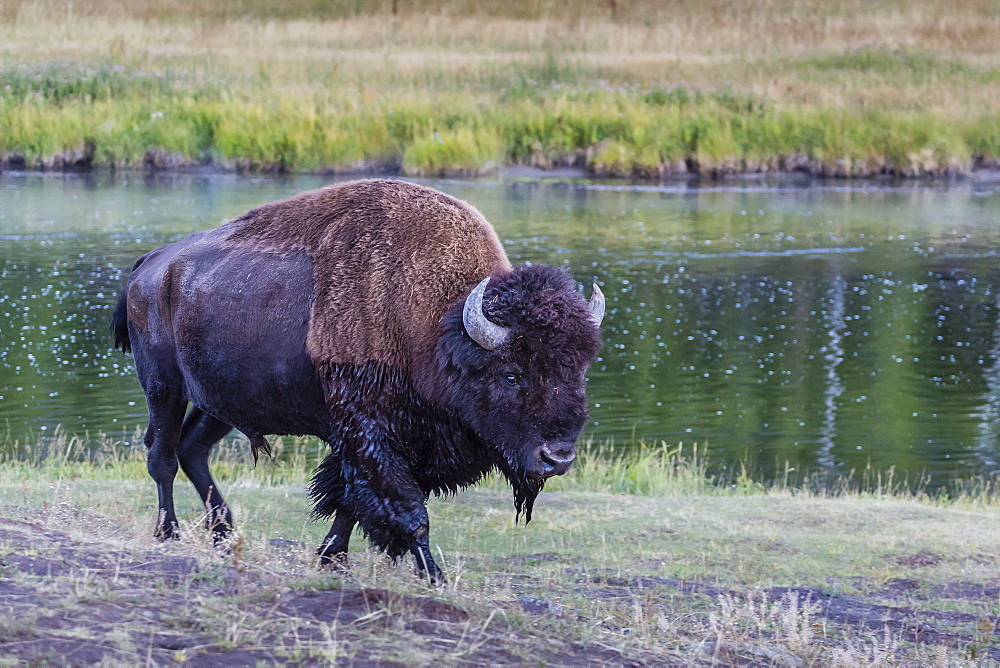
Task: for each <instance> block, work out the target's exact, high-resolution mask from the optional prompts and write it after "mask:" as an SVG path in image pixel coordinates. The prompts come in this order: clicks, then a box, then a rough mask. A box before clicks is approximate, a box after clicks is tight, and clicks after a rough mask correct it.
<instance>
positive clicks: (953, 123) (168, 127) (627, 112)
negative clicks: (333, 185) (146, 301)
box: [0, 0, 1000, 178]
mask: <svg viewBox="0 0 1000 668" xmlns="http://www.w3.org/2000/svg"><path fill="white" fill-rule="evenodd" d="M396 4H397V15H395V16H394V15H392V14H390V13H389V12H390V11H391V6H392V3H388V2H386V3H383V4H382V5H373V4H368V5H365V6H364V8H363V9H362V8H361V6H360V5H357V6H356V5H354V4H351V3H341V4H337V3H332V4H329V5H327V4H325V3H309V2H292V3H265V4H261V5H257V4H256V3H254V6H253V7H251V6H250V5H247V4H246V3H241V2H226V3H208V4H205V3H201V4H193V3H187V2H182V1H181V0H175V1H173V2H168V3H159V4H158V5H157V6H156V7H155V8H154V7H153V6H151V5H147V4H142V3H130V2H121V3H115V4H114V7H111V6H110V5H102V4H100V3H79V4H74V6H73V7H72V8H63V7H61V6H59V5H58V3H54V2H33V3H32V2H20V1H15V0H10V2H8V3H5V4H0V15H5V14H6V15H8V16H10V17H11V19H10V20H9V22H8V23H6V24H4V23H2V22H0V156H2V155H7V156H8V160H11V159H13V160H14V162H15V163H18V164H20V163H23V164H25V165H27V166H29V167H41V168H47V167H48V168H51V167H54V166H58V165H60V164H63V163H65V162H66V161H67V160H70V161H79V160H80V156H81V155H85V156H86V158H85V159H84V160H83V162H85V163H87V164H90V165H94V164H96V165H114V166H116V167H138V166H142V165H143V164H149V163H153V164H161V162H164V161H163V160H160V162H157V160H158V157H159V158H163V156H170V158H171V159H170V160H168V161H165V163H164V164H170V165H173V166H185V165H193V164H198V163H204V164H212V165H215V166H217V167H218V166H221V167H224V168H227V169H239V170H272V171H315V170H330V171H353V170H359V169H377V170H381V171H393V172H400V171H402V172H405V173H408V174H415V175H417V174H478V173H490V172H494V171H495V170H496V169H497V168H499V167H502V166H504V165H532V166H538V167H543V168H550V167H556V166H565V165H574V166H577V167H582V168H585V169H587V170H588V171H590V172H591V173H593V174H596V175H608V176H636V177H646V178H658V177H660V176H662V175H664V174H669V173H674V172H678V171H684V170H688V169H694V170H696V171H698V172H700V173H714V174H724V173H728V172H743V171H774V170H793V169H802V170H807V171H811V172H814V173H819V174H827V175H840V176H870V175H874V174H878V173H892V174H898V175H926V174H956V173H964V172H967V171H969V170H970V169H972V168H973V167H974V166H975V165H976V164H979V163H980V162H981V161H983V160H989V159H997V158H1000V120H998V119H1000V102H998V98H997V96H996V95H995V87H996V84H997V81H998V80H1000V47H997V44H1000V26H998V23H997V19H996V16H995V8H991V7H989V6H987V4H988V3H987V4H984V3H978V2H971V1H970V2H966V3H962V4H960V5H958V6H955V7H954V8H953V11H952V12H951V13H949V14H948V15H947V16H944V15H940V16H939V14H940V12H941V11H942V10H941V9H940V8H939V7H938V6H937V5H934V4H933V3H929V2H923V1H922V2H918V3H915V4H912V5H904V4H900V3H849V5H850V6H848V5H844V6H837V7H831V6H829V5H827V4H826V3H817V2H814V1H813V0H795V2H791V3H778V2H770V1H767V0H760V1H759V2H756V3H755V4H754V7H753V8H752V11H751V9H747V10H746V13H744V12H743V11H735V10H734V9H733V8H732V7H728V6H725V5H723V4H719V3H708V4H703V3H693V2H682V3H676V6H673V5H672V6H671V8H670V10H669V11H667V10H666V9H664V8H663V7H660V6H658V5H655V3H653V4H651V3H644V2H633V3H626V2H616V3H608V4H605V3H592V4H586V3H584V4H583V5H580V6H579V7H578V8H577V10H573V11H570V9H567V8H562V7H560V8H558V9H557V8H555V7H554V6H553V8H551V11H546V12H542V13H541V14H539V11H540V10H539V8H538V7H535V6H534V5H532V6H531V7H528V6H527V5H523V3H521V4H518V3H514V5H512V6H511V7H507V8H506V9H505V10H503V11H501V10H499V9H497V8H493V9H489V8H485V9H484V8H479V7H478V6H474V5H471V4H464V3H461V2H456V3H452V2H437V3H435V2H428V3H406V2H400V3H396ZM522 5H523V6H522ZM612 5H614V7H615V8H614V9H613V10H612ZM505 6H506V5H505ZM518 7H519V9H517V10H516V11H515V9H516V8H518ZM507 10H509V13H508V11H507ZM564 11H565V12H567V13H564ZM574 11H582V12H583V14H582V15H578V14H574ZM733 12H735V13H733ZM508 16H522V17H524V18H523V19H520V20H517V19H513V18H507V17H508ZM571 16H577V18H576V19H573V18H571ZM758 35H768V36H769V38H768V39H758V38H757V37H756V36H758ZM897 38H898V39H897ZM899 40H903V41H904V42H905V43H906V46H905V47H901V46H900V44H899ZM269 55H273V56H274V57H269ZM73 151H75V152H76V153H75V154H74V153H67V152H73Z"/></svg>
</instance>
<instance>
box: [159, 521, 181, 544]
mask: <svg viewBox="0 0 1000 668" xmlns="http://www.w3.org/2000/svg"><path fill="white" fill-rule="evenodd" d="M155 536H156V540H158V541H160V542H161V543H162V542H164V541H168V540H180V539H181V533H180V531H178V529H177V525H176V524H174V523H172V522H171V523H170V524H164V525H161V526H158V527H156V534H155Z"/></svg>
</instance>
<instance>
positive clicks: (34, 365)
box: [0, 174, 1000, 484]
mask: <svg viewBox="0 0 1000 668" xmlns="http://www.w3.org/2000/svg"><path fill="white" fill-rule="evenodd" d="M327 182H328V180H325V179H319V178H312V177H309V178H306V177H303V178H295V179H288V180H278V179H246V178H238V177H235V176H168V177H155V178H153V177H142V176H138V175H125V176H123V175H117V176H108V175H105V176H93V175H89V176H41V175H21V174H6V175H2V176H0V423H5V428H6V430H7V431H8V432H9V434H10V439H13V440H19V441H22V442H25V441H30V440H32V439H39V438H45V437H46V435H47V434H51V433H52V432H53V431H54V430H55V428H56V427H57V426H59V425H61V428H62V429H63V430H65V431H68V432H71V433H78V434H83V433H89V434H91V435H94V434H98V433H108V434H119V435H120V434H129V435H130V434H131V433H132V431H133V430H134V429H135V427H136V426H137V425H140V424H144V422H145V405H144V401H143V398H142V393H141V391H140V389H139V386H138V383H137V382H136V380H135V377H134V373H133V368H132V365H131V358H130V357H127V356H124V355H122V354H121V353H119V352H116V351H112V350H111V349H110V339H109V337H108V334H107V323H108V319H109V316H110V312H111V308H112V307H113V304H114V301H115V299H116V296H117V292H118V290H119V289H120V286H121V284H122V282H123V280H124V278H125V276H126V275H127V272H128V269H129V268H130V267H131V265H132V263H133V262H134V260H135V258H136V257H138V256H139V255H140V254H142V253H144V252H146V251H147V250H149V249H151V248H154V247H156V246H159V245H162V244H164V243H168V242H170V241H174V240H177V239H179V238H180V237H182V236H184V235H186V234H188V233H190V232H192V231H194V230H199V229H205V228H209V227H214V226H216V225H218V224H219V223H221V222H223V221H225V220H228V219H232V218H234V217H236V216H238V215H240V214H242V213H243V212H245V211H246V210H247V209H249V208H251V207H253V206H255V205H257V204H261V203H263V202H267V201H271V200H273V199H276V198H280V197H284V196H288V195H291V194H293V193H295V192H298V191H301V190H304V189H307V188H312V187H316V186H319V185H323V184H325V183H327ZM424 183H427V184H428V185H432V186H434V187H438V188H440V189H442V190H445V191H446V192H449V193H451V194H453V195H455V196H457V197H460V198H462V199H465V200H467V201H469V202H470V203H472V204H473V205H475V206H476V207H478V208H479V209H480V210H481V211H482V212H483V213H484V214H485V215H486V217H487V218H488V219H489V220H490V221H492V222H493V224H494V226H495V227H496V228H497V231H498V233H499V235H500V237H501V238H502V239H503V240H504V242H505V245H506V248H507V252H508V254H509V255H510V257H511V260H512V261H513V262H515V263H521V262H535V263H538V262H547V263H552V264H559V265H565V266H567V267H569V268H570V269H571V271H572V272H573V275H574V276H575V277H576V278H577V280H578V281H580V283H581V285H586V286H587V287H586V292H587V294H588V295H589V292H590V284H591V283H593V282H597V283H599V284H600V285H601V287H602V288H603V290H604V292H605V294H606V295H607V297H608V315H607V317H606V319H605V348H604V350H603V352H602V355H601V358H600V360H599V361H598V362H597V364H596V365H595V366H594V367H593V368H592V370H591V373H590V375H589V378H590V396H591V410H592V415H593V422H592V424H591V425H590V426H589V427H588V434H589V435H590V436H593V437H595V438H597V439H608V438H613V439H614V440H615V442H616V443H619V444H622V445H623V447H627V446H628V444H632V443H634V442H635V441H636V440H637V439H644V440H647V441H659V440H664V441H666V442H668V443H671V444H676V443H680V442H683V443H685V444H687V445H688V446H690V445H692V444H694V443H698V444H699V445H700V447H702V448H707V451H708V453H709V456H710V458H711V460H712V461H713V462H714V464H715V465H716V466H717V467H719V468H721V467H723V466H728V467H732V466H733V465H735V464H738V463H742V464H745V465H747V466H749V467H751V468H753V469H755V470H756V471H758V472H759V473H762V474H763V475H765V476H769V475H772V474H775V473H776V472H779V471H782V470H783V469H785V467H786V466H787V467H792V468H795V469H797V470H798V471H800V472H801V471H807V470H823V471H828V472H834V473H845V472H848V471H850V470H852V469H855V470H858V469H863V468H865V467H869V466H873V467H875V468H877V469H887V468H889V467H895V468H896V469H897V470H899V471H901V472H906V473H909V474H911V475H912V476H914V477H916V476H919V475H920V474H922V473H926V474H927V475H928V476H929V477H930V478H931V484H940V483H942V482H945V481H947V480H948V479H951V478H953V477H955V476H968V475H976V474H981V473H992V472H994V471H995V470H996V469H997V468H998V465H997V456H998V438H1000V420H998V417H1000V350H998V346H1000V331H998V328H1000V319H998V313H1000V311H998V302H997V300H998V288H1000V285H998V282H1000V275H998V271H997V269H996V267H997V251H996V249H997V248H1000V244H998V242H1000V194H998V192H997V189H996V188H995V187H993V186H990V185H976V184H971V183H964V184H957V185H952V186H942V185H936V186H931V185H909V186H905V187H890V186H878V185H871V184H869V185H861V186H849V187H845V186H830V185H826V186H823V185H813V186H808V187H787V186H775V187H767V186H748V187H709V188H694V187H687V186H674V187H649V186H627V185H608V184H603V185H601V184H588V183H553V182H498V181H484V182H463V181H425V182H424Z"/></svg>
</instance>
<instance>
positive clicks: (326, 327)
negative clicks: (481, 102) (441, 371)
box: [226, 179, 511, 390]
mask: <svg viewBox="0 0 1000 668" xmlns="http://www.w3.org/2000/svg"><path fill="white" fill-rule="evenodd" d="M231 227H232V229H233V231H232V233H231V234H230V235H229V238H228V239H227V242H226V243H227V245H230V246H234V245H235V246H251V247H253V248H255V249H258V250H271V251H275V252H279V253H287V252H294V251H304V252H305V253H306V254H307V255H308V256H309V257H310V259H311V260H312V262H313V265H314V271H315V295H316V298H315V301H314V303H313V306H312V313H311V318H310V323H309V336H308V349H309V354H310V355H311V357H312V359H313V361H314V363H315V364H316V367H317V369H318V370H319V372H320V376H321V377H322V378H323V379H324V382H326V381H328V380H329V378H330V374H331V373H332V368H333V365H335V364H338V363H347V364H361V363H365V362H380V363H382V364H385V365H388V366H390V367H395V368H399V369H401V370H403V371H404V372H406V373H407V374H408V375H409V376H410V378H413V379H421V378H430V377H431V375H432V374H429V373H422V371H423V369H422V368H420V366H421V365H423V364H427V363H428V362H430V361H431V360H433V359H434V355H433V351H434V347H435V345H436V344H437V341H438V338H439V337H440V327H441V317H442V316H443V315H444V312H445V310H446V309H447V308H448V306H450V305H451V304H453V303H454V302H456V301H457V300H458V299H459V298H461V297H462V295H463V294H465V293H466V292H468V290H469V288H470V287H471V286H473V285H475V284H476V283H477V282H479V281H480V280H482V279H483V278H485V277H486V276H490V275H492V274H494V273H497V272H507V271H510V269H511V266H510V262H509V261H508V259H507V255H506V253H504V250H503V247H502V246H501V244H500V240H499V239H498V238H497V235H496V232H494V230H493V227H492V226H491V225H490V224H489V223H488V222H487V221H486V219H485V218H484V217H483V215H482V214H481V213H479V211H477V210H476V209H475V208H473V207H472V206H470V205H469V204H467V203H465V202H463V201H461V200H458V199H455V198H454V197H450V196H448V195H445V194H444V193H441V192H438V191H436V190H431V189H430V188H425V187H423V186H419V185H415V184H412V183H406V182H404V181H390V180H384V179H371V180H363V181H350V182H347V183H342V184H339V185H335V186H331V187H327V188H320V189H318V190H312V191H309V192H305V193H301V194H299V195H296V196H295V197H292V198H290V199H287V200H284V201H281V202H275V203H272V204H266V205H264V206H261V207H258V208H256V209H254V210H252V211H250V212H249V213H247V214H246V215H244V216H242V217H241V218H238V219H237V220H234V221H233V222H232V223H231ZM387 285H392V286H397V289H396V290H392V291H388V292H387V291H386V290H385V287H384V286H387ZM418 382H419V381H418ZM418 389H419V390H426V389H428V388H418Z"/></svg>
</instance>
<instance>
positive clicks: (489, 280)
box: [111, 179, 605, 581]
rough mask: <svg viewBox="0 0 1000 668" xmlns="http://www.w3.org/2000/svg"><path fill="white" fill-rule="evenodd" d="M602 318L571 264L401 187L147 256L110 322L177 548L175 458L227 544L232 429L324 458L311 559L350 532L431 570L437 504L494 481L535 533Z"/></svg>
mask: <svg viewBox="0 0 1000 668" xmlns="http://www.w3.org/2000/svg"><path fill="white" fill-rule="evenodd" d="M604 309H605V306H604V297H603V295H602V294H601V292H600V290H599V289H598V288H597V286H596V285H595V286H594V293H593V295H592V297H591V299H590V300H589V301H587V300H586V299H585V298H584V297H583V296H582V295H581V294H580V293H579V292H578V291H577V289H576V284H575V282H574V281H573V280H572V278H571V277H570V275H569V274H568V273H567V272H566V271H565V270H563V269H559V268H555V267H551V266H544V265H540V266H522V267H517V268H512V267H511V264H510V262H509V261H508V259H507V256H506V254H505V253H504V250H503V247H502V246H501V244H500V241H499V239H498V238H497V235H496V233H495V232H494V230H493V228H492V227H491V226H490V224H489V223H488V222H487V221H486V219H485V218H484V217H483V216H482V214H480V213H479V212H478V211H477V210H476V209H474V208H473V207H471V206H470V205H468V204H466V203H465V202H462V201H460V200H458V199H455V198H453V197H450V196H448V195H445V194H444V193H441V192H438V191H436V190H432V189H430V188H426V187H423V186H419V185H415V184H412V183H407V182H402V181H394V180H385V179H372V180H360V181H352V182H349V183H343V184H340V185H335V186H331V187H326V188H321V189H318V190H313V191H309V192H305V193H301V194H299V195H296V196H294V197H292V198H290V199H287V200H284V201H280V202H274V203H271V204H266V205H263V206H260V207H258V208H256V209H253V210H252V211H250V212H248V213H246V214H245V215H243V216H241V217H239V218H237V219H235V220H233V221H231V222H229V223H226V224H224V225H222V226H221V227H218V228H216V229H214V230H208V231H202V232H196V233H194V234H192V235H190V236H188V237H186V238H184V239H182V240H180V241H177V242H176V243H172V244H168V245H166V246H163V247H161V248H158V249H156V250H154V251H151V252H149V253H147V254H145V255H143V256H142V257H140V258H139V259H138V260H137V261H136V263H135V265H134V266H133V268H132V272H131V274H130V275H129V277H128V280H127V283H126V285H125V288H124V290H123V291H122V296H121V298H120V300H119V302H118V305H117V308H116V309H115V313H114V316H113V319H112V325H111V327H112V332H113V334H114V339H115V347H117V348H121V349H122V350H123V351H124V352H131V353H132V354H133V355H134V358H135V368H136V374H137V375H138V377H139V381H140V383H141V384H142V388H143V390H144V392H145V395H146V402H147V404H148V408H149V426H148V429H147V430H146V434H145V443H146V446H147V448H148V464H147V467H148V470H149V474H150V476H151V477H152V478H153V480H154V481H155V482H156V486H157V492H158V496H159V518H158V522H157V528H156V535H157V537H158V538H160V539H168V538H174V537H176V536H177V517H176V515H175V512H174V501H173V482H174V478H175V476H176V474H177V467H178V463H179V464H180V467H181V468H182V469H183V470H184V472H185V473H186V474H187V476H188V478H190V480H191V482H192V483H193V484H194V486H195V488H196V489H197V490H198V493H199V495H200V496H201V498H202V500H203V501H204V503H205V507H206V510H207V523H208V525H209V528H211V529H212V530H213V531H214V534H215V537H216V539H224V538H225V537H226V536H227V535H228V534H229V532H230V531H231V529H232V527H233V518H232V514H231V512H230V510H229V508H228V507H227V505H226V502H225V501H224V500H223V497H222V495H221V494H220V493H219V488H218V486H217V485H216V484H215V481H214V480H213V479H212V474H211V472H210V471H209V467H208V455H209V452H210V451H211V449H212V446H213V445H214V444H215V443H216V442H217V441H218V440H219V439H221V438H222V437H223V436H225V435H226V434H228V433H229V432H230V431H231V430H232V429H236V430H239V431H240V432H242V433H243V434H245V435H246V436H247V437H248V438H249V440H250V447H251V450H252V452H253V456H254V460H255V461H256V459H257V456H258V452H260V451H263V452H266V453H268V454H270V447H269V445H268V442H267V440H265V438H264V437H265V435H268V434H309V435H315V436H318V437H319V438H321V439H322V440H323V441H325V442H326V443H327V444H329V447H330V452H329V454H328V456H326V458H325V459H324V461H323V462H322V463H321V464H320V466H319V467H318V468H317V470H316V472H315V475H314V477H313V480H312V482H311V485H310V495H311V497H312V500H313V502H314V504H315V506H314V512H315V514H316V515H317V516H319V517H333V522H332V527H331V529H330V532H329V534H328V535H327V536H326V538H325V540H324V541H323V543H322V544H321V546H320V548H319V550H318V554H319V555H320V559H321V561H322V562H324V563H329V562H332V561H334V560H338V559H342V558H343V555H345V554H346V552H347V547H348V540H349V538H350V535H351V532H352V531H353V529H354V527H355V525H356V524H357V525H360V527H361V529H362V531H363V533H364V534H365V535H366V536H367V538H368V539H369V540H370V541H371V542H372V543H373V544H374V545H375V546H376V547H377V548H379V549H381V550H383V551H385V552H387V553H388V554H389V555H390V556H391V557H393V558H398V557H400V556H402V555H403V554H404V553H406V552H407V551H408V552H410V553H412V554H413V555H414V557H415V559H416V563H417V568H418V570H419V572H420V573H422V574H425V575H427V576H428V577H429V578H430V579H431V580H434V581H436V580H439V579H441V578H442V577H443V575H442V573H441V571H440V569H439V567H438V566H437V564H435V562H434V559H433V557H432V556H431V552H430V549H429V541H428V528H429V526H428V517H427V509H426V505H425V504H426V501H427V499H428V497H429V495H431V494H438V495H439V494H449V493H453V492H456V491H457V490H458V489H460V488H464V487H466V486H468V485H471V484H473V483H475V482H476V481H478V480H480V479H481V478H482V477H483V476H484V475H486V474H487V473H489V472H490V471H493V470H499V471H500V472H501V473H502V474H503V475H504V476H505V477H506V479H507V480H508V481H509V482H510V484H511V486H512V488H513V492H514V507H515V508H516V511H517V514H518V516H520V515H522V514H523V515H524V517H525V520H526V521H530V520H531V511H532V505H533V503H534V501H535V497H536V496H537V495H538V493H539V491H540V490H541V489H542V486H543V485H544V483H545V481H546V479H548V478H549V477H551V476H556V475H561V474H563V473H565V472H566V471H567V470H568V469H569V466H570V464H571V463H572V462H573V459H574V457H575V455H576V451H575V446H574V443H575V441H576V439H577V437H578V435H579V434H580V431H581V429H582V428H583V426H584V423H585V422H586V421H587V418H588V412H587V398H586V392H585V390H586V384H585V378H584V374H585V372H586V370H587V368H588V366H589V365H590V364H591V363H592V362H593V360H594V359H595V358H596V356H597V352H598V349H599V347H600V344H601V337H600V323H601V318H602V317H603V315H604ZM189 404H190V409H188V405H189Z"/></svg>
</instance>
